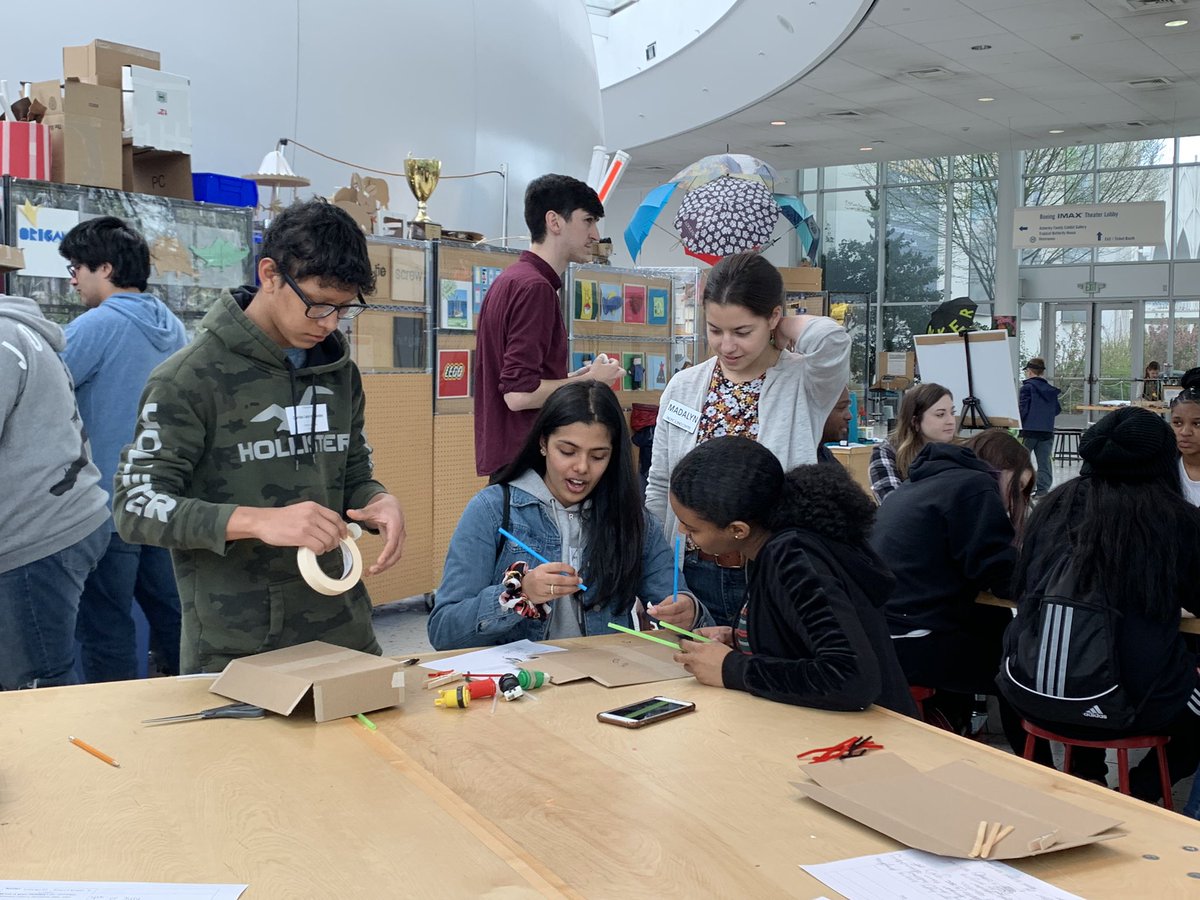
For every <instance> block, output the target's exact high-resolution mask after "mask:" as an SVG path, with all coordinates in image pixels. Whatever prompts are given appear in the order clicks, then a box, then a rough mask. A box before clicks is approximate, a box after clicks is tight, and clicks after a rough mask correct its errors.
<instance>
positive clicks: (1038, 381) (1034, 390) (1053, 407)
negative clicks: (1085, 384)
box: [1017, 375, 1062, 434]
mask: <svg viewBox="0 0 1200 900" xmlns="http://www.w3.org/2000/svg"><path fill="white" fill-rule="evenodd" d="M1061 393H1062V391H1061V390H1060V389H1059V388H1056V387H1055V386H1054V385H1052V384H1051V383H1050V382H1048V381H1047V380H1046V379H1045V378H1043V377H1042V376H1041V375H1035V376H1034V377H1033V378H1026V379H1025V380H1024V381H1023V382H1021V394H1020V397H1019V398H1018V401H1017V402H1018V405H1019V408H1020V411H1021V433H1022V434H1026V433H1027V432H1031V431H1032V432H1037V433H1039V434H1052V433H1053V432H1054V417H1055V416H1057V415H1058V414H1059V413H1060V412H1062V404H1061V403H1059V402H1058V395H1059V394H1061Z"/></svg>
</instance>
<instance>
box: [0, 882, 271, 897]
mask: <svg viewBox="0 0 1200 900" xmlns="http://www.w3.org/2000/svg"><path fill="white" fill-rule="evenodd" d="M247 887H248V885H245V884H154V883H141V882H135V881H0V898H2V900H237V898H238V897H240V896H242V892H243V891H245V890H246V888H247Z"/></svg>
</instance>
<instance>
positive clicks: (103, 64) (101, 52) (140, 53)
mask: <svg viewBox="0 0 1200 900" xmlns="http://www.w3.org/2000/svg"><path fill="white" fill-rule="evenodd" d="M159 65H160V59H159V55H158V51H157V50H143V49H142V48H141V47H130V46H129V45H128V44H116V43H113V42H112V41H101V40H95V41H92V42H91V43H90V44H85V45H84V46H82V47H63V77H64V78H77V79H79V80H80V81H84V82H87V83H88V84H102V85H105V86H106V87H111V88H117V89H118V90H120V88H121V67H122V66H143V67H145V68H147V69H157V68H158V67H159Z"/></svg>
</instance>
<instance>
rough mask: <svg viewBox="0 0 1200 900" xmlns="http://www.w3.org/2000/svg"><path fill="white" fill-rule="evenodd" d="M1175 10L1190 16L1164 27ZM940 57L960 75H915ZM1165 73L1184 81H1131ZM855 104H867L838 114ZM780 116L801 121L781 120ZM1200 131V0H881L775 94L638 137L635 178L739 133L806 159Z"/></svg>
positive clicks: (791, 164) (766, 154) (759, 148)
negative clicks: (1143, 4) (718, 116)
mask: <svg viewBox="0 0 1200 900" xmlns="http://www.w3.org/2000/svg"><path fill="white" fill-rule="evenodd" d="M1173 19H1188V20H1189V24H1187V25H1185V26H1183V27H1180V28H1166V27H1164V23H1165V22H1168V21H1171V20H1173ZM976 45H989V46H990V49H986V50H973V49H971V48H972V47H973V46H976ZM722 64H723V65H724V64H726V63H724V62H722ZM933 66H941V67H943V68H945V69H948V70H950V72H951V73H952V74H951V75H949V76H945V77H942V78H938V79H933V80H920V79H917V78H914V77H912V76H910V75H907V74H905V73H906V72H909V71H912V70H915V69H925V68H930V67H933ZM730 72H731V75H730V77H736V75H735V74H733V73H735V72H736V68H735V67H734V65H732V64H731V65H730ZM1160 76H1161V77H1166V78H1169V79H1170V80H1171V81H1172V82H1173V84H1171V85H1170V86H1167V87H1161V88H1151V89H1146V88H1135V87H1131V86H1130V85H1129V84H1128V82H1129V81H1132V80H1135V79H1141V78H1152V77H1160ZM980 97H993V98H995V99H994V100H993V101H992V102H990V103H981V102H979V99H978V98H980ZM844 110H853V111H855V112H857V113H859V115H858V116H857V117H854V118H851V119H834V118H829V117H828V114H829V113H832V112H838V111H844ZM776 119H778V120H782V121H785V122H787V124H786V125H782V126H772V125H770V124H769V123H770V122H771V121H772V120H776ZM1131 122H1145V123H1147V124H1146V125H1145V126H1138V125H1129V124H1126V123H1131ZM1059 128H1061V129H1063V130H1064V133H1062V134H1050V133H1049V131H1050V129H1059ZM1197 133H1200V0H1183V2H1181V3H1179V4H1178V5H1170V6H1165V7H1163V11H1158V10H1154V11H1150V12H1134V11H1133V10H1131V9H1130V8H1129V6H1128V5H1127V4H1126V3H1125V2H1124V0H877V2H876V3H875V5H874V7H873V8H872V9H871V11H870V12H869V13H868V14H867V16H866V18H865V19H864V20H863V23H862V24H861V25H860V26H859V28H858V29H857V30H856V31H855V32H854V33H853V34H852V35H851V36H850V37H849V38H848V39H847V40H846V41H845V42H844V43H843V44H842V45H841V46H840V47H839V48H837V49H836V50H835V51H834V52H833V53H832V54H831V55H830V56H829V57H828V58H826V59H825V61H823V62H822V63H820V64H819V65H818V66H816V68H814V69H812V70H811V71H810V72H808V73H807V74H805V75H804V76H803V77H801V78H800V79H798V80H797V81H795V82H793V83H792V84H790V85H788V86H787V87H784V88H783V89H781V90H780V91H778V92H777V93H775V94H773V95H772V96H769V97H767V98H765V99H763V100H761V101H760V102H758V103H755V104H753V105H752V106H750V107H747V108H746V109H743V110H741V111H740V112H738V113H735V114H734V115H732V116H729V117H728V118H726V119H723V120H722V121H720V122H715V123H713V124H710V125H706V126H703V127H701V128H697V129H695V130H694V131H690V132H686V133H683V134H680V135H676V136H675V137H672V138H669V139H666V140H662V141H657V142H655V143H652V144H646V145H644V146H641V147H637V148H626V149H629V150H630V151H631V154H632V157H633V159H632V165H631V167H630V170H629V171H628V172H627V174H626V184H627V185H633V184H645V185H649V184H656V183H659V182H661V181H663V180H664V178H669V177H670V176H671V175H673V174H674V173H675V171H677V170H678V169H679V168H682V167H683V166H684V165H686V164H687V163H688V162H691V161H692V160H694V159H696V158H698V157H700V156H705V155H707V154H710V153H718V152H723V151H724V150H725V148H726V146H727V145H728V147H729V148H730V149H731V150H733V151H735V152H744V153H750V154H752V155H754V156H758V157H760V158H761V159H764V160H766V161H768V162H770V163H772V164H773V165H775V166H777V167H778V168H781V169H796V168H807V167H811V166H822V165H838V164H844V163H856V162H862V161H865V160H867V159H910V158H915V157H923V156H937V155H942V154H959V153H977V152H980V151H994V150H1004V149H1027V148H1030V147H1041V146H1053V145H1062V144H1068V143H1093V142H1099V141H1122V140H1136V139H1139V138H1151V137H1170V136H1173V135H1178V134H1197ZM780 144H787V145H789V146H777V145H780ZM863 146H872V147H874V148H875V149H874V150H872V151H868V152H864V151H861V150H860V149H859V148H860V147H863ZM654 167H661V168H654ZM664 170H669V171H666V172H664Z"/></svg>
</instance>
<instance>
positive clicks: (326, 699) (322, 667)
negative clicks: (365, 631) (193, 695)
mask: <svg viewBox="0 0 1200 900" xmlns="http://www.w3.org/2000/svg"><path fill="white" fill-rule="evenodd" d="M210 690H211V691H212V692H213V693H214V694H220V695H221V696H222V697H228V698H230V699H231V700H237V701H239V702H241V703H253V704H254V705H255V706H261V707H262V708H263V709H269V710H270V711H271V712H275V713H279V714H280V715H284V716H286V715H291V713H292V711H293V710H294V709H295V708H296V706H297V705H298V704H299V703H300V701H301V700H303V699H304V698H305V697H306V696H308V694H309V693H310V692H311V693H312V698H313V713H314V717H315V718H316V720H317V721H318V722H328V721H329V720H330V719H340V718H343V717H345V716H353V715H356V714H358V713H364V712H370V711H372V710H376V709H385V708H387V707H391V706H398V705H400V704H401V703H403V702H404V670H403V668H402V667H401V666H400V664H399V663H398V662H396V661H395V660H394V659H388V658H387V657H379V656H372V655H371V654H370V653H362V652H360V651H358V650H347V649H346V648H345V647H336V646H334V645H333V644H326V643H325V642H323V641H310V642H308V643H307V644H298V645H296V646H295V647H285V648H283V649H282V650H269V651H267V652H266V653H258V654H256V655H254V656H246V657H243V658H242V659H235V660H234V661H233V662H231V663H230V664H229V665H227V666H226V667H225V671H224V672H222V673H221V675H220V676H219V677H218V678H217V680H216V681H214V682H213V685H212V687H211V688H210Z"/></svg>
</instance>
